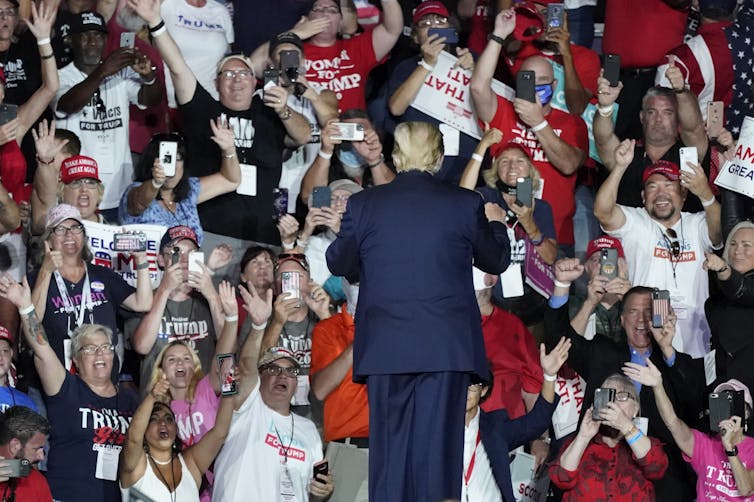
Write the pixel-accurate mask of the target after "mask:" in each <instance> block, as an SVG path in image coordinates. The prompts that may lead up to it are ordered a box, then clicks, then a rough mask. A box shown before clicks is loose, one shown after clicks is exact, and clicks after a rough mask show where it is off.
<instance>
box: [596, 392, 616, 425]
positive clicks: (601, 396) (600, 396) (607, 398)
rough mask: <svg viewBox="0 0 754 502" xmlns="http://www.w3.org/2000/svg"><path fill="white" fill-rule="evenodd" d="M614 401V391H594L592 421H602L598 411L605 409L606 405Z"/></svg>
mask: <svg viewBox="0 0 754 502" xmlns="http://www.w3.org/2000/svg"><path fill="white" fill-rule="evenodd" d="M613 401H615V389H603V388H602V387H600V388H598V389H594V403H592V420H599V421H602V418H600V410H601V409H602V408H606V407H607V403H612V402H613Z"/></svg>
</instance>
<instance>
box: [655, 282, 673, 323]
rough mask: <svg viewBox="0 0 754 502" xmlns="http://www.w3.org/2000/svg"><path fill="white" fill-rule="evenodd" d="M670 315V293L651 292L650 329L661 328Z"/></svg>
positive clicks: (656, 290)
mask: <svg viewBox="0 0 754 502" xmlns="http://www.w3.org/2000/svg"><path fill="white" fill-rule="evenodd" d="M669 315H670V291H668V290H667V289H655V290H654V291H652V327H653V328H662V327H663V326H664V325H665V320H666V319H667V317H668V316H669Z"/></svg>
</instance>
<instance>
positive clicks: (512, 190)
mask: <svg viewBox="0 0 754 502" xmlns="http://www.w3.org/2000/svg"><path fill="white" fill-rule="evenodd" d="M495 186H496V187H497V189H498V190H500V191H501V192H503V193H507V194H508V195H516V187H515V186H513V185H509V184H507V183H504V182H503V180H500V179H499V180H497V181H496V182H495Z"/></svg>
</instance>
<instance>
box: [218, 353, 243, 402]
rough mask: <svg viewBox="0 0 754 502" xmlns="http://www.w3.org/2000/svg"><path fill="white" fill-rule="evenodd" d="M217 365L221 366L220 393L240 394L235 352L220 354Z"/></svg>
mask: <svg viewBox="0 0 754 502" xmlns="http://www.w3.org/2000/svg"><path fill="white" fill-rule="evenodd" d="M217 366H218V368H220V395H222V396H232V395H234V394H238V385H237V384H236V356H235V354H218V355H217Z"/></svg>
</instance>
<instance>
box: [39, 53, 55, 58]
mask: <svg viewBox="0 0 754 502" xmlns="http://www.w3.org/2000/svg"><path fill="white" fill-rule="evenodd" d="M54 57H55V53H54V52H51V53H49V54H45V55H44V56H39V59H50V58H54Z"/></svg>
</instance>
